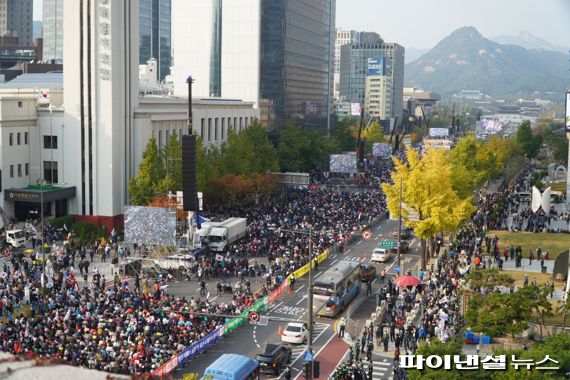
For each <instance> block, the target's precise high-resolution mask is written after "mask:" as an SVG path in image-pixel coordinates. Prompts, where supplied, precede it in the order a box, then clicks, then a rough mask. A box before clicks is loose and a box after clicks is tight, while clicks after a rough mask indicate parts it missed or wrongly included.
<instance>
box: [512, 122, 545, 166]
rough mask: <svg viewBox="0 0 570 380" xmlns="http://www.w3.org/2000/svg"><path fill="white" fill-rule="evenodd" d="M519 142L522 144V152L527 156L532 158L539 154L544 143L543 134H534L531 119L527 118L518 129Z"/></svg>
mask: <svg viewBox="0 0 570 380" xmlns="http://www.w3.org/2000/svg"><path fill="white" fill-rule="evenodd" d="M517 143H518V144H519V145H520V147H521V150H522V153H523V154H524V155H525V157H526V158H528V159H529V160H532V159H533V158H535V157H536V156H537V155H538V152H539V151H540V147H541V145H542V136H541V135H534V134H533V133H532V129H531V128H530V121H528V120H525V121H523V122H522V124H521V125H520V126H519V129H518V130H517Z"/></svg>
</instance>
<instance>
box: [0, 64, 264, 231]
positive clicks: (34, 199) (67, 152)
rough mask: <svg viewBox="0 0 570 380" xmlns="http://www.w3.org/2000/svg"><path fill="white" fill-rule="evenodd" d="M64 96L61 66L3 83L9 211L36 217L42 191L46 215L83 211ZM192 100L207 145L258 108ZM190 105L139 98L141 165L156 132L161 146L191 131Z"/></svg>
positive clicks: (0, 106)
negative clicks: (188, 112) (43, 95)
mask: <svg viewBox="0 0 570 380" xmlns="http://www.w3.org/2000/svg"><path fill="white" fill-rule="evenodd" d="M40 93H45V94H48V95H47V96H48V98H46V99H43V98H41V97H40V96H39V95H40ZM63 99H64V93H63V74H61V73H53V74H52V73H50V74H24V75H21V76H19V77H17V78H16V79H14V80H12V81H10V82H8V83H5V84H0V168H1V171H0V175H1V183H2V189H0V191H2V194H1V197H0V207H1V208H2V209H3V210H4V211H5V212H6V214H7V215H9V216H16V217H17V218H18V219H20V220H25V219H38V218H39V215H40V210H41V206H40V205H41V201H42V197H43V201H44V215H45V216H46V217H52V216H61V215H65V214H68V213H70V214H79V215H81V210H80V209H78V208H77V207H78V199H77V193H78V191H79V189H80V187H81V185H82V183H81V181H80V176H78V175H74V172H73V170H74V169H75V168H76V167H77V166H78V165H77V163H76V162H74V161H77V160H78V158H79V157H80V142H78V140H77V139H76V137H74V135H73V133H70V131H69V124H66V121H67V118H68V113H67V112H66V111H65V110H64V106H63ZM192 103H193V120H194V132H195V133H196V134H198V135H199V136H201V137H202V140H203V143H204V144H207V145H215V146H217V147H220V146H221V144H222V143H223V142H224V141H225V140H227V135H228V131H229V129H230V128H234V126H235V128H234V129H235V130H236V131H238V132H239V131H240V130H242V129H244V128H247V127H249V125H250V124H251V122H252V121H253V119H255V118H257V117H258V115H259V114H258V110H257V109H255V108H254V107H253V103H251V102H250V103H247V102H243V101H239V100H229V99H219V98H216V99H199V98H195V99H193V101H192ZM50 105H51V106H50ZM187 110H188V104H187V98H182V97H171V96H154V95H153V96H144V97H141V98H140V99H139V100H138V102H137V107H136V108H135V109H134V113H133V120H132V123H133V131H134V133H133V145H132V147H131V149H130V150H132V154H133V157H134V162H133V164H134V166H135V170H138V166H139V164H140V162H141V161H142V155H143V152H144V149H145V147H146V144H147V142H148V140H149V138H150V137H151V136H154V137H155V138H156V140H157V144H158V145H159V148H162V147H163V146H164V144H166V142H167V140H168V138H169V136H171V135H172V134H174V133H176V134H177V135H178V136H179V137H180V136H181V135H182V134H185V133H186V132H187V123H188V119H187ZM71 125H72V126H73V125H74V124H71ZM135 173H136V172H135ZM40 179H44V180H45V182H41V181H40ZM40 183H44V184H42V185H40ZM42 189H43V190H44V191H43V195H42V191H41V190H42Z"/></svg>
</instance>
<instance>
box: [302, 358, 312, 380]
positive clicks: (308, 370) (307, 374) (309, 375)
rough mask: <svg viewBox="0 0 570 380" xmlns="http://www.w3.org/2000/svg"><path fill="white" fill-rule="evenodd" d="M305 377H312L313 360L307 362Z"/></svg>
mask: <svg viewBox="0 0 570 380" xmlns="http://www.w3.org/2000/svg"><path fill="white" fill-rule="evenodd" d="M304 372H305V379H310V378H311V362H305V370H304Z"/></svg>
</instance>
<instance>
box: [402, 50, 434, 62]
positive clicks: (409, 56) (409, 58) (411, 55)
mask: <svg viewBox="0 0 570 380" xmlns="http://www.w3.org/2000/svg"><path fill="white" fill-rule="evenodd" d="M428 51H429V49H416V48H413V47H406V56H405V60H406V63H409V62H413V61H415V60H416V59H418V58H420V57H421V56H422V55H424V54H425V53H427V52H428Z"/></svg>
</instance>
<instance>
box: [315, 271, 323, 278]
mask: <svg viewBox="0 0 570 380" xmlns="http://www.w3.org/2000/svg"><path fill="white" fill-rule="evenodd" d="M323 273H325V272H321V273H319V274H317V275H316V276H315V278H317V277H319V276H320V275H321V274H323Z"/></svg>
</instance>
